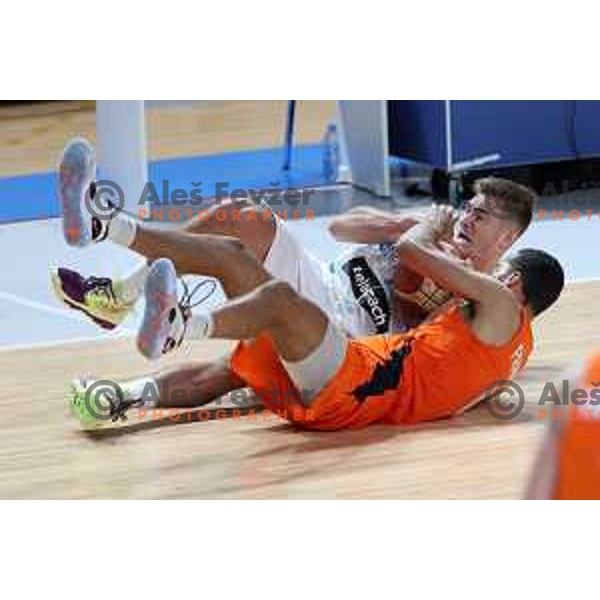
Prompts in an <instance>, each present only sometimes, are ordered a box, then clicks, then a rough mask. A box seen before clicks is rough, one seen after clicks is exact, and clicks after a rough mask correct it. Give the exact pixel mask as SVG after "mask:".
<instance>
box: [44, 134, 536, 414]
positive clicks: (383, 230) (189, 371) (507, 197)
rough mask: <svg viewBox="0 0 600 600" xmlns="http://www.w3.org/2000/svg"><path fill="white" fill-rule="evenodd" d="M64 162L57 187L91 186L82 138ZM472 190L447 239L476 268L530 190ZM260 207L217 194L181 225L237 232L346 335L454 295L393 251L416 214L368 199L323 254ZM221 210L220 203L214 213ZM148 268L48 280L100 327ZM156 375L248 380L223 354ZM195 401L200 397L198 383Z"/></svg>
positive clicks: (339, 221) (384, 326)
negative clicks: (341, 248) (220, 199)
mask: <svg viewBox="0 0 600 600" xmlns="http://www.w3.org/2000/svg"><path fill="white" fill-rule="evenodd" d="M60 171H61V186H62V188H61V194H64V193H65V184H66V183H67V184H68V181H69V179H70V178H71V177H73V176H75V177H78V178H81V179H83V180H86V181H89V182H90V184H91V185H92V189H93V180H94V177H95V164H94V156H93V150H92V148H91V147H90V145H89V144H88V143H87V142H85V141H84V140H74V141H72V142H71V143H70V144H68V145H67V147H66V149H65V152H64V155H63V159H62V162H61V167H60ZM67 187H68V185H67ZM474 190H475V196H474V198H472V199H471V200H470V201H469V202H468V203H467V204H466V207H465V209H464V211H463V213H462V215H461V216H460V218H459V219H458V220H457V223H456V227H455V231H454V235H453V237H452V239H451V240H449V241H448V243H447V246H446V248H445V249H446V251H448V252H450V253H452V254H454V255H455V256H457V257H459V258H461V259H462V260H465V261H468V262H469V263H470V264H471V266H472V267H473V268H475V269H477V270H480V271H482V272H490V271H491V270H492V269H493V268H494V266H495V265H496V263H497V262H498V260H499V259H500V257H501V256H502V255H503V254H504V253H505V252H506V251H507V250H508V249H509V248H510V247H511V246H512V244H513V243H514V242H515V241H516V240H517V239H518V237H519V236H520V235H521V234H522V233H523V232H524V231H525V229H526V228H527V227H528V225H529V223H530V221H531V216H532V206H533V200H534V195H533V193H532V192H531V191H530V190H529V189H527V188H525V187H524V186H521V185H519V184H516V183H514V182H511V181H508V180H505V179H499V178H486V179H482V180H479V181H478V182H477V183H476V184H475V187H474ZM495 206H496V207H498V206H499V207H500V210H495V209H494V207H495ZM264 210H265V209H263V208H262V207H260V208H259V207H245V208H241V207H240V206H239V203H237V204H233V203H229V204H223V205H221V206H217V207H214V209H213V214H212V215H211V217H212V218H208V219H202V220H200V219H196V220H193V221H191V222H189V223H188V224H186V225H185V230H186V231H187V232H188V233H190V234H211V235H224V236H231V237H235V238H238V239H239V240H240V241H241V242H242V244H243V245H244V246H245V247H246V248H247V249H248V250H249V251H250V252H252V253H253V254H254V255H255V256H256V257H257V258H258V259H259V260H260V261H261V262H262V263H263V264H264V266H265V267H266V269H267V270H268V271H270V272H271V274H272V275H273V276H274V277H276V278H277V279H280V280H283V281H286V282H288V283H289V284H290V285H291V286H292V287H293V288H294V289H296V290H297V291H298V292H300V293H301V294H302V295H303V296H304V297H306V298H308V299H309V300H311V301H313V302H314V303H315V304H317V305H318V306H319V307H320V308H321V309H322V310H323V311H324V312H326V314H328V315H331V317H332V319H333V320H335V321H336V322H337V323H339V325H340V326H341V327H342V328H343V329H344V330H345V331H346V333H347V335H348V336H349V337H358V336H368V335H374V334H386V333H391V332H398V331H403V330H405V329H407V328H408V327H411V326H415V325H417V324H418V323H419V322H421V321H422V320H424V319H425V318H426V317H427V316H428V315H429V314H431V313H432V312H434V311H435V310H437V309H439V308H440V307H441V306H444V305H445V304H446V303H447V302H448V301H451V295H450V294H449V293H447V292H445V291H444V290H440V289H438V288H437V287H436V286H435V284H433V282H431V281H423V280H420V279H419V278H418V277H416V276H415V275H414V273H412V272H409V271H407V270H406V269H403V267H402V264H400V263H399V262H397V261H396V260H395V259H394V243H395V241H396V240H397V239H398V238H399V237H400V235H402V233H404V232H405V231H407V230H408V229H409V228H411V227H413V226H414V225H415V224H417V223H418V222H419V218H418V215H411V216H407V215H399V214H394V213H387V212H383V211H379V210H376V209H372V208H370V207H364V208H356V209H354V210H352V211H350V212H349V213H347V214H345V215H341V216H338V217H336V218H334V219H333V221H332V222H331V225H330V232H331V234H332V235H333V237H334V238H336V239H337V240H339V241H342V242H351V243H354V244H355V245H354V246H353V247H352V248H351V249H350V250H348V251H347V252H344V253H342V254H341V255H340V256H339V257H337V259H336V260H334V261H331V262H329V263H325V262H321V261H319V260H318V259H317V258H315V257H314V256H313V255H312V254H311V253H310V251H309V250H308V249H307V248H306V247H304V246H303V245H302V244H301V242H300V241H299V240H298V239H297V238H296V236H295V235H294V233H293V231H292V230H290V228H289V226H288V225H287V224H286V223H285V222H284V221H282V220H281V219H279V218H277V217H276V216H275V215H273V214H272V213H267V214H265V213H264ZM217 211H221V212H220V214H219V218H216V212H217ZM498 215H500V216H498ZM94 220H95V218H94V219H93V221H94ZM108 226H109V227H110V224H108ZM64 229H65V237H66V239H67V242H68V243H73V241H72V240H70V239H69V227H68V223H66V220H65V227H64ZM106 231H107V227H106V223H100V222H96V223H95V224H93V227H92V234H91V235H92V241H96V240H98V241H100V240H101V239H104V238H105V237H106ZM148 271H149V267H148V265H147V264H146V263H145V262H144V263H143V264H140V266H139V268H138V269H136V270H135V271H134V272H133V273H131V275H130V276H128V277H126V278H124V279H122V280H113V279H111V278H109V277H84V276H82V275H80V274H79V273H77V272H75V271H72V270H69V269H66V268H59V269H57V270H56V271H55V272H53V274H52V281H53V287H54V290H55V292H56V294H57V296H58V297H59V298H60V299H61V300H62V301H63V302H64V303H65V304H67V305H68V306H70V307H71V308H74V309H76V310H80V311H82V312H83V313H85V314H86V315H88V316H89V317H90V318H91V319H92V320H93V321H94V322H96V323H97V324H98V325H100V326H101V327H103V328H106V329H112V328H114V327H116V326H118V324H119V323H121V322H122V321H123V319H124V318H125V317H126V316H127V314H128V313H129V311H130V310H131V309H132V308H133V306H134V305H135V304H136V302H137V301H138V300H139V299H140V298H141V296H142V295H143V291H144V284H145V281H146V277H147V274H148ZM152 381H153V382H155V383H156V384H157V386H158V387H159V389H161V386H162V385H164V384H167V386H168V387H167V388H164V389H169V390H177V389H181V387H182V386H183V387H184V388H189V389H192V388H193V389H194V391H196V392H198V391H200V392H201V395H202V400H203V401H204V400H205V401H206V402H209V401H211V400H212V399H214V398H216V397H218V396H221V395H223V394H225V393H227V392H229V391H231V390H233V389H237V388H240V387H244V382H243V381H241V380H238V379H237V378H236V377H235V376H234V375H233V374H232V373H231V371H230V370H229V368H228V361H227V360H226V359H225V360H220V361H217V362H214V363H210V364H195V365H190V366H189V367H186V368H179V369H177V370H176V371H174V372H170V373H167V374H165V375H162V376H159V377H157V378H154V379H152ZM190 386H191V387H190ZM134 387H135V386H134ZM180 397H181V395H180ZM186 397H189V395H187V394H186ZM194 405H198V395H197V393H196V396H195V402H194ZM161 406H165V407H167V406H169V400H168V399H162V398H161ZM173 406H175V405H173ZM177 406H181V404H177Z"/></svg>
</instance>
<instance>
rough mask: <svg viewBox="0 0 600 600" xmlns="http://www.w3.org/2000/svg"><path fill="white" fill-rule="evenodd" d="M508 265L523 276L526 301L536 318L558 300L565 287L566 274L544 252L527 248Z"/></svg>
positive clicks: (512, 258) (513, 257)
mask: <svg viewBox="0 0 600 600" xmlns="http://www.w3.org/2000/svg"><path fill="white" fill-rule="evenodd" d="M508 263H509V264H510V266H511V267H512V268H513V269H514V270H515V271H517V272H518V273H519V274H520V275H521V281H522V282H523V293H524V295H525V300H526V302H527V304H528V305H529V306H530V307H531V311H532V312H533V314H534V316H536V315H539V314H540V313H542V312H544V311H545V310H546V309H547V308H549V307H550V306H552V305H553V304H554V303H555V302H556V301H557V300H558V298H559V296H560V294H561V292H562V290H563V287H564V285H565V273H564V271H563V268H562V266H561V264H560V263H559V262H558V260H556V258H554V257H553V256H552V255H550V254H548V253H547V252H544V251H543V250H535V249H533V248H525V249H523V250H519V251H518V252H517V253H516V254H513V255H512V256H511V257H510V258H509V259H508Z"/></svg>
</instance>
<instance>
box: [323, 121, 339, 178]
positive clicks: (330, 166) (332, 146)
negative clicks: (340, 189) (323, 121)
mask: <svg viewBox="0 0 600 600" xmlns="http://www.w3.org/2000/svg"><path fill="white" fill-rule="evenodd" d="M339 166H340V149H339V144H338V135H337V127H336V125H335V123H329V125H327V131H326V132H325V135H324V137H323V177H324V178H325V180H326V181H328V182H331V183H334V182H336V181H337V178H338V169H339Z"/></svg>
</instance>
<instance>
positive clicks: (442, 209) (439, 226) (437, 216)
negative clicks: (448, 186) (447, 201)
mask: <svg viewBox="0 0 600 600" xmlns="http://www.w3.org/2000/svg"><path fill="white" fill-rule="evenodd" d="M457 219H458V213H457V212H456V211H455V210H454V209H453V208H452V207H451V206H448V205H439V204H434V205H433V206H432V207H431V208H430V209H429V212H428V213H427V217H426V221H427V227H428V229H429V231H430V232H431V235H432V237H434V239H435V240H436V242H449V241H450V240H451V239H452V236H453V235H454V225H455V223H456V220H457Z"/></svg>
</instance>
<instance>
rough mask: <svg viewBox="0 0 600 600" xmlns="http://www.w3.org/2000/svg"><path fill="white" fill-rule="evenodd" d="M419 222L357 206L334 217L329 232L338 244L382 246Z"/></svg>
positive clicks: (393, 240)
mask: <svg viewBox="0 0 600 600" xmlns="http://www.w3.org/2000/svg"><path fill="white" fill-rule="evenodd" d="M418 222H419V221H418V220H417V219H416V218H414V217H407V216H400V215H397V214H394V213H391V212H386V211H383V210H378V209H376V208H372V207H369V206H357V207H356V208H354V209H352V210H351V211H349V212H347V213H346V214H344V215H339V216H337V217H335V218H334V219H333V220H332V221H331V224H330V225H329V232H330V233H331V235H332V236H333V237H334V238H335V239H336V240H338V241H339V242H352V243H355V244H382V243H385V242H395V241H396V240H397V239H398V237H400V236H401V235H402V234H403V233H404V232H406V231H408V230H409V229H410V228H411V227H414V226H415V225H416V224H417V223H418Z"/></svg>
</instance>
